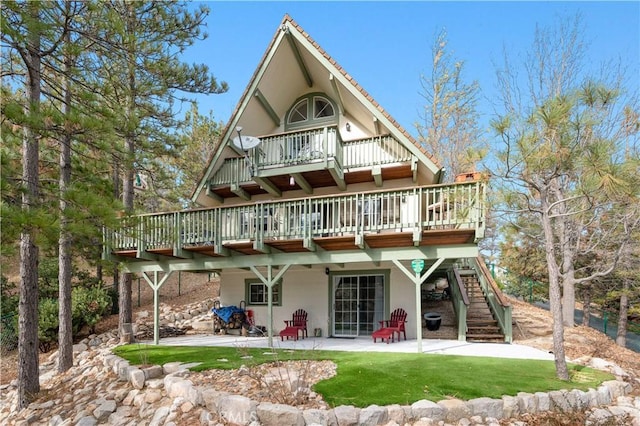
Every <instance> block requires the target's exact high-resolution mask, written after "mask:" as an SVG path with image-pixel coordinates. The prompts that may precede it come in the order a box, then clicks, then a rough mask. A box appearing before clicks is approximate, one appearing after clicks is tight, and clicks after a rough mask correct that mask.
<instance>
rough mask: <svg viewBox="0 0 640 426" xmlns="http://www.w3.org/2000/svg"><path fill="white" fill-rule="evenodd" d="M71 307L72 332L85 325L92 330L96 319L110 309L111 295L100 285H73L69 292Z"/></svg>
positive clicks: (98, 319)
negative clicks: (87, 286)
mask: <svg viewBox="0 0 640 426" xmlns="http://www.w3.org/2000/svg"><path fill="white" fill-rule="evenodd" d="M71 309H72V324H73V332H74V333H77V332H78V331H80V329H81V328H82V327H83V326H85V325H87V326H89V330H90V332H93V331H94V330H95V325H96V324H97V323H98V321H100V319H101V318H102V317H103V316H104V315H105V314H106V313H108V312H109V310H110V309H111V297H110V296H109V292H108V290H107V289H105V288H102V287H98V286H95V287H89V288H85V287H75V288H74V289H73V290H72V292H71Z"/></svg>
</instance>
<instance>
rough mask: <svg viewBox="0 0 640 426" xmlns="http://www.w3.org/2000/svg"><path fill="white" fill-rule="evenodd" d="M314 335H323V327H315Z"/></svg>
mask: <svg viewBox="0 0 640 426" xmlns="http://www.w3.org/2000/svg"><path fill="white" fill-rule="evenodd" d="M313 335H314V336H315V337H322V329H321V328H314V329H313Z"/></svg>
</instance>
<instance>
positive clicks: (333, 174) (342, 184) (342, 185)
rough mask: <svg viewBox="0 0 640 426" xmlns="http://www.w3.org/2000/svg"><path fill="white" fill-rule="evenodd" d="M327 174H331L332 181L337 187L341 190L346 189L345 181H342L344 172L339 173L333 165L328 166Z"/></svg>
mask: <svg viewBox="0 0 640 426" xmlns="http://www.w3.org/2000/svg"><path fill="white" fill-rule="evenodd" d="M329 174H331V177H332V178H333V181H334V182H335V183H336V185H338V188H340V190H341V191H344V190H346V189H347V183H346V182H345V181H344V173H339V172H338V170H336V168H335V167H330V168H329Z"/></svg>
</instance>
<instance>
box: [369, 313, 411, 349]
mask: <svg viewBox="0 0 640 426" xmlns="http://www.w3.org/2000/svg"><path fill="white" fill-rule="evenodd" d="M405 322H407V313H406V312H405V310H404V309H402V308H398V309H396V310H395V311H393V312H391V318H389V319H388V320H383V321H379V323H380V327H381V330H384V329H389V330H392V331H393V333H397V334H398V342H399V341H400V333H402V334H403V335H404V340H407V331H406V330H405V328H404V323H405ZM378 331H379V330H378ZM374 342H375V340H374Z"/></svg>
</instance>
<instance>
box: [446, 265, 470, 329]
mask: <svg viewBox="0 0 640 426" xmlns="http://www.w3.org/2000/svg"><path fill="white" fill-rule="evenodd" d="M452 274H453V277H451V276H450V277H449V282H450V283H455V284H454V285H452V286H451V285H450V287H451V296H452V300H453V309H454V311H455V313H456V319H457V320H458V340H462V341H465V340H467V310H468V307H469V297H468V296H467V290H466V289H465V288H464V284H463V283H462V278H460V272H458V269H457V268H453V272H452ZM450 275H451V274H450Z"/></svg>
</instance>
